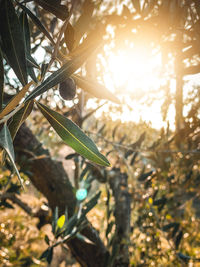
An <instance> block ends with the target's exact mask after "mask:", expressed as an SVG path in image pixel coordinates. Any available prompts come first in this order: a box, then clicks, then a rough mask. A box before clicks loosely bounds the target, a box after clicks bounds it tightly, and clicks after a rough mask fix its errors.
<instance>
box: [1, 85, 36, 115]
mask: <svg viewBox="0 0 200 267" xmlns="http://www.w3.org/2000/svg"><path fill="white" fill-rule="evenodd" d="M32 84H33V82H30V83H28V84H27V85H25V86H24V87H23V88H22V90H21V91H19V93H18V94H16V95H15V96H14V97H13V98H12V99H11V101H10V102H9V103H8V104H7V106H5V108H4V109H3V110H2V111H1V113H0V118H3V117H4V116H5V115H7V114H8V113H10V112H11V111H12V110H13V109H14V108H15V107H16V106H17V105H18V104H19V102H20V101H21V100H22V98H23V97H24V96H25V94H26V93H27V91H28V89H29V87H30V86H31V85H32Z"/></svg>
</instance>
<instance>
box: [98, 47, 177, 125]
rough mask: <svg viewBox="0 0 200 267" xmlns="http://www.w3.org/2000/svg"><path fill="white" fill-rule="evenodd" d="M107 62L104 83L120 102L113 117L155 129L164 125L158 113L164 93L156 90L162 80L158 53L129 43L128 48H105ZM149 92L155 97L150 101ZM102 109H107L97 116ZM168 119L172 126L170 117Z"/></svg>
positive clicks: (170, 112)
mask: <svg viewBox="0 0 200 267" xmlns="http://www.w3.org/2000/svg"><path fill="white" fill-rule="evenodd" d="M106 62H107V65H106V67H105V70H104V74H103V79H104V83H105V85H106V87H107V88H108V89H109V90H111V91H112V92H113V93H115V94H116V95H118V97H119V98H120V100H122V102H123V105H122V106H123V107H122V112H121V114H119V113H116V112H113V113H112V114H110V115H111V116H112V120H117V119H120V120H121V121H122V122H125V121H134V122H136V123H139V121H141V120H142V121H145V122H146V123H150V124H151V125H152V127H154V128H157V129H160V128H161V127H165V126H166V125H167V123H166V122H164V121H163V119H162V113H161V106H162V99H163V96H162V92H161V91H160V90H159V89H160V87H161V86H162V83H163V79H162V59H161V54H160V53H157V51H155V50H153V49H152V50H149V49H146V47H145V46H142V45H140V46H138V47H134V46H133V44H130V46H129V48H128V49H127V48H126V49H125V48H118V49H114V50H113V51H108V52H107V58H106ZM150 94H151V95H153V97H155V101H154V102H153V103H152V104H148V103H147V99H148V97H149V96H150ZM145 101H146V103H145ZM130 107H131V109H130ZM102 112H104V113H107V112H109V108H108V107H106V106H105V107H103V108H102V109H100V110H99V111H98V112H97V113H96V116H97V117H100V116H101V115H102ZM173 114H174V110H173V109H172V108H170V109H169V115H170V117H171V118H172V117H173ZM171 122H172V127H173V120H171Z"/></svg>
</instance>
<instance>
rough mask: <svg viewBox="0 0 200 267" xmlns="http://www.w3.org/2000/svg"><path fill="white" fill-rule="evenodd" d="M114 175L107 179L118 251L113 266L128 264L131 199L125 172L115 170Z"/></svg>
mask: <svg viewBox="0 0 200 267" xmlns="http://www.w3.org/2000/svg"><path fill="white" fill-rule="evenodd" d="M115 172H116V175H115V176H114V177H112V178H110V180H109V184H110V187H111V189H112V191H113V196H114V199H115V210H114V216H115V224H116V232H115V242H114V244H115V246H116V251H118V253H117V256H116V259H115V261H114V265H113V266H115V267H128V266H129V247H128V246H129V243H130V238H129V236H130V214H131V204H130V203H131V201H130V194H129V192H128V181H127V179H128V176H127V174H126V173H121V172H120V170H117V169H116V170H115Z"/></svg>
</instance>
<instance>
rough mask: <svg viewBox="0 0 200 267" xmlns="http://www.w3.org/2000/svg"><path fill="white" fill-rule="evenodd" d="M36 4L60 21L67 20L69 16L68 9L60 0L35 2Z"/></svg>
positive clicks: (36, 0)
mask: <svg viewBox="0 0 200 267" xmlns="http://www.w3.org/2000/svg"><path fill="white" fill-rule="evenodd" d="M35 2H36V3H38V4H39V5H40V6H41V7H43V8H44V9H46V10H47V11H49V12H51V13H52V14H54V15H55V16H56V17H57V18H59V19H62V20H65V19H66V18H67V17H68V15H69V12H68V9H67V7H66V6H64V5H61V4H60V2H61V1H59V0H35Z"/></svg>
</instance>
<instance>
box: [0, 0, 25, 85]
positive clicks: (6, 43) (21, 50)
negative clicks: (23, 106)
mask: <svg viewBox="0 0 200 267" xmlns="http://www.w3.org/2000/svg"><path fill="white" fill-rule="evenodd" d="M0 36H1V39H2V50H3V52H4V53H5V55H6V58H7V60H8V63H9V65H10V66H11V67H12V69H13V70H14V72H15V74H16V75H17V77H18V79H19V80H20V82H21V83H22V84H23V85H25V84H27V68H26V58H25V45H24V38H23V33H22V29H21V26H20V23H19V19H18V16H17V14H16V13H15V8H14V6H13V4H12V1H11V0H2V1H1V2H0Z"/></svg>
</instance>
